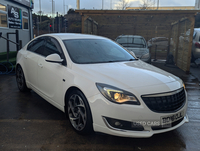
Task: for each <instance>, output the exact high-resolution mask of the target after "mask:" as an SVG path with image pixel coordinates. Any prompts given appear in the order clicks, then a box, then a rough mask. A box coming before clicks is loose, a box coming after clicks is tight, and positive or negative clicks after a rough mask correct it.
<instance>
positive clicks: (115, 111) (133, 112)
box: [88, 84, 189, 138]
mask: <svg viewBox="0 0 200 151" xmlns="http://www.w3.org/2000/svg"><path fill="white" fill-rule="evenodd" d="M169 85H173V84H169ZM156 87H159V86H156ZM160 89H161V88H160ZM141 90H142V88H141ZM129 91H130V90H129ZM139 91H140V90H139ZM135 95H136V96H137V98H138V100H139V101H140V103H141V105H127V104H115V103H112V102H110V101H108V100H107V99H106V98H104V96H103V95H101V94H98V95H95V96H93V97H90V98H88V101H89V104H90V107H91V111H92V116H93V128H94V131H96V132H101V133H106V134H110V135H115V136H122V137H135V138H137V137H138V138H139V137H151V136H152V135H154V134H157V133H163V132H167V131H171V130H173V129H176V128H178V127H179V126H181V125H183V124H184V123H185V122H188V121H189V120H188V117H187V115H186V110H187V95H186V103H185V105H184V106H183V107H182V108H181V109H180V110H178V111H177V112H173V113H156V112H153V111H151V110H150V109H149V108H148V107H147V106H146V105H145V103H144V102H143V101H142V99H141V97H138V96H141V95H139V94H137V93H135ZM179 112H182V113H183V119H182V120H181V121H180V122H179V123H178V124H176V125H175V126H172V127H169V128H165V129H158V130H153V129H152V125H143V127H144V130H142V131H134V130H124V129H116V128H113V127H112V126H109V123H108V122H107V123H106V120H105V117H109V118H113V119H119V120H123V121H128V122H135V121H160V120H161V117H165V116H171V115H174V114H176V113H179Z"/></svg>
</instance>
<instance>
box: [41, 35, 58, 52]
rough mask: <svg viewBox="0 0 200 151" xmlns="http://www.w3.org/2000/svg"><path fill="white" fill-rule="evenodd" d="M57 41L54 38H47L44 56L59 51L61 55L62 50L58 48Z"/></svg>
mask: <svg viewBox="0 0 200 151" xmlns="http://www.w3.org/2000/svg"><path fill="white" fill-rule="evenodd" d="M55 42H56V41H55V40H54V39H53V38H50V37H48V38H47V39H46V49H45V51H44V56H48V55H50V54H53V53H57V54H59V55H60V54H61V52H60V51H59V49H58V48H57V46H56V44H55Z"/></svg>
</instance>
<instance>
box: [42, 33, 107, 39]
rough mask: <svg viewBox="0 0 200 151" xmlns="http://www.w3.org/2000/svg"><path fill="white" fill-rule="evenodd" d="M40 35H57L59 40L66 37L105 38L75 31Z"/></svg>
mask: <svg viewBox="0 0 200 151" xmlns="http://www.w3.org/2000/svg"><path fill="white" fill-rule="evenodd" d="M42 36H52V37H58V38H60V39H61V40H68V39H107V38H105V37H101V36H95V35H89V34H76V33H52V34H44V35H42Z"/></svg>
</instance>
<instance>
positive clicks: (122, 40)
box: [117, 37, 146, 48]
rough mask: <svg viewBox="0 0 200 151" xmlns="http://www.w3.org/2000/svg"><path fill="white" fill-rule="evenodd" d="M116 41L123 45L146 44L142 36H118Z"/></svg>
mask: <svg viewBox="0 0 200 151" xmlns="http://www.w3.org/2000/svg"><path fill="white" fill-rule="evenodd" d="M117 42H118V43H119V44H120V45H122V46H124V47H135V48H145V47H146V44H145V41H144V39H143V38H135V37H119V38H117Z"/></svg>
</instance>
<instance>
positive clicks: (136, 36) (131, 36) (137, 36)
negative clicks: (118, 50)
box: [117, 35, 143, 38]
mask: <svg viewBox="0 0 200 151" xmlns="http://www.w3.org/2000/svg"><path fill="white" fill-rule="evenodd" d="M120 37H127V38H128V37H130V38H133V37H135V38H143V37H142V36H139V35H120V36H118V37H117V38H120Z"/></svg>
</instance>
